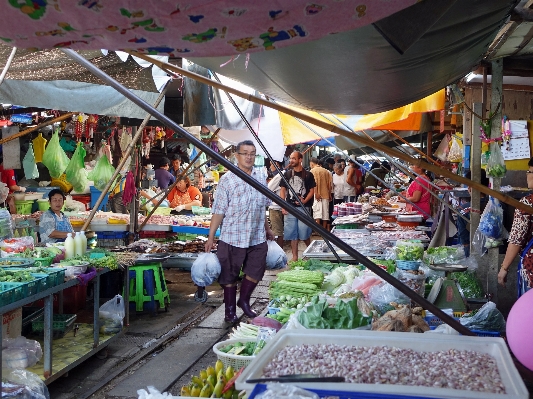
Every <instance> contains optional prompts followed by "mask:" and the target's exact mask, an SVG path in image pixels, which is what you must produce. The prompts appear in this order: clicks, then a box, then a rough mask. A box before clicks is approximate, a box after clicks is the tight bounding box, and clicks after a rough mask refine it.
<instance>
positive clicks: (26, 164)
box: [22, 143, 39, 180]
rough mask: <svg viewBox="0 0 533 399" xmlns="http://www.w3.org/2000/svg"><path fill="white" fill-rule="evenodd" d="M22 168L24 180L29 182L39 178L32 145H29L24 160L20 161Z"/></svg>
mask: <svg viewBox="0 0 533 399" xmlns="http://www.w3.org/2000/svg"><path fill="white" fill-rule="evenodd" d="M22 167H23V168H24V177H25V178H26V179H28V180H31V179H38V178H39V170H37V163H36V162H35V155H34V154H33V145H32V144H31V143H30V148H28V152H27V153H26V155H24V159H23V160H22Z"/></svg>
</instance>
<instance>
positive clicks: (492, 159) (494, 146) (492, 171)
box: [485, 143, 507, 177]
mask: <svg viewBox="0 0 533 399" xmlns="http://www.w3.org/2000/svg"><path fill="white" fill-rule="evenodd" d="M485 171H486V172H487V176H489V177H504V176H505V173H506V172H507V168H506V167H505V161H504V159H503V155H502V150H501V149H500V145H499V144H498V143H490V156H489V159H488V161H487V167H486V168H485Z"/></svg>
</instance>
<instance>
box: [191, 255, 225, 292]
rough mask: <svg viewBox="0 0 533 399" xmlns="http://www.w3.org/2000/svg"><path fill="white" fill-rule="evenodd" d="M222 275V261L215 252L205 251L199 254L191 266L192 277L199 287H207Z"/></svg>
mask: <svg viewBox="0 0 533 399" xmlns="http://www.w3.org/2000/svg"><path fill="white" fill-rule="evenodd" d="M218 276H220V262H219V261H218V258H217V256H216V255H215V254H213V253H211V252H204V253H201V254H199V255H198V258H196V260H195V261H194V263H193V264H192V267H191V278H192V281H193V282H194V284H196V285H197V286H198V287H207V286H208V285H211V284H213V283H214V282H215V280H216V279H217V278H218Z"/></svg>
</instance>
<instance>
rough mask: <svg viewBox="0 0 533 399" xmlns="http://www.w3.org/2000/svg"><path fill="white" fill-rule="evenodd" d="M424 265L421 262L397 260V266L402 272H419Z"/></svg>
mask: <svg viewBox="0 0 533 399" xmlns="http://www.w3.org/2000/svg"><path fill="white" fill-rule="evenodd" d="M421 264H422V262H421V261H419V260H397V261H396V266H397V267H398V269H402V270H418V269H419V268H420V265H421Z"/></svg>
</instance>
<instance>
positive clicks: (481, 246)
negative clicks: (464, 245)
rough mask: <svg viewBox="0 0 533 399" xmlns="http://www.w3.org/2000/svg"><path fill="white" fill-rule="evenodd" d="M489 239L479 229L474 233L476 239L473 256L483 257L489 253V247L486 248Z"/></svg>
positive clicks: (473, 245) (473, 244)
mask: <svg viewBox="0 0 533 399" xmlns="http://www.w3.org/2000/svg"><path fill="white" fill-rule="evenodd" d="M486 243H487V237H486V236H485V235H484V234H483V233H482V232H481V231H479V227H478V228H477V230H476V232H475V233H474V238H473V239H472V254H475V255H479V256H483V255H485V253H486V252H487V249H488V247H487V246H486Z"/></svg>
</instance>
